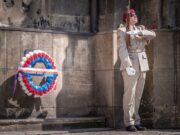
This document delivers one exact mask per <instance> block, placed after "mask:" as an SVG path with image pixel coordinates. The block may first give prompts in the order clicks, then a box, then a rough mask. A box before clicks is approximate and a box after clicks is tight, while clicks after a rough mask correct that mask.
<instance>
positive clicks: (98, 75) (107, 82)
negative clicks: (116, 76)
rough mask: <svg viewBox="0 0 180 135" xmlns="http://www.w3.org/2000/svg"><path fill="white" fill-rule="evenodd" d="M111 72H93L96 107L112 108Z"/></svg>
mask: <svg viewBox="0 0 180 135" xmlns="http://www.w3.org/2000/svg"><path fill="white" fill-rule="evenodd" d="M113 82H114V81H113V71H112V70H102V71H95V94H96V96H95V97H96V102H95V105H96V106H113V104H114V103H113V101H114V100H113V97H114V93H113V88H114V84H113Z"/></svg>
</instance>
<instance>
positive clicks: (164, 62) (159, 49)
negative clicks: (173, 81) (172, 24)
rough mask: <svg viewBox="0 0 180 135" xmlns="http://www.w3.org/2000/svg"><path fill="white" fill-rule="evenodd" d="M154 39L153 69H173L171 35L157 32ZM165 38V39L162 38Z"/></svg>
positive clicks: (170, 33) (166, 32)
mask: <svg viewBox="0 0 180 135" xmlns="http://www.w3.org/2000/svg"><path fill="white" fill-rule="evenodd" d="M156 34H157V37H156V38H155V39H154V42H153V43H154V50H153V51H154V65H153V66H154V67H153V68H154V69H157V68H158V69H159V68H171V69H173V68H174V52H173V33H172V32H170V31H165V32H161V31H157V32H156ZM164 37H166V38H164Z"/></svg>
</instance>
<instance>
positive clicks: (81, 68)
mask: <svg viewBox="0 0 180 135" xmlns="http://www.w3.org/2000/svg"><path fill="white" fill-rule="evenodd" d="M67 40H68V41H67V42H68V43H67V44H66V45H65V43H64V45H63V46H64V48H63V49H62V47H61V48H59V49H60V50H61V51H62V52H59V51H58V54H57V55H56V58H57V57H58V58H59V59H60V61H61V62H60V63H61V65H59V63H57V65H58V70H59V71H60V72H61V73H62V74H60V78H59V80H58V82H61V84H60V83H58V84H59V85H62V86H61V87H60V88H58V95H57V97H56V114H57V117H87V116H88V117H89V116H95V115H94V106H93V101H94V100H93V80H92V78H93V71H92V70H91V69H90V68H91V67H89V65H90V66H92V65H91V64H92V63H91V62H89V61H91V60H92V57H91V56H92V54H91V53H92V46H90V45H89V44H88V41H87V40H88V38H86V37H84V36H83V37H81V36H70V37H68V39H67ZM79 41H82V42H83V43H81V42H79ZM59 53H61V55H63V56H61V55H60V54H59ZM58 55H60V56H58ZM89 59H90V60H89ZM59 68H60V69H59Z"/></svg>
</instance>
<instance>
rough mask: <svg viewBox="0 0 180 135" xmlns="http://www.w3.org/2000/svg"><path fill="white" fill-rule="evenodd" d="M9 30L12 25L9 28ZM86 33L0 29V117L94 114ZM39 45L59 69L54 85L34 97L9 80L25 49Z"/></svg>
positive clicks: (90, 54) (90, 55)
mask: <svg viewBox="0 0 180 135" xmlns="http://www.w3.org/2000/svg"><path fill="white" fill-rule="evenodd" d="M11 30H12V29H11ZM89 41H90V40H89V36H88V35H87V36H84V35H83V36H82V35H78V34H77V35H73V34H66V33H64V34H63V33H59V34H58V33H57V34H55V33H48V32H46V31H41V32H40V31H34V32H30V31H27V30H23V31H18V30H12V31H10V30H6V29H4V30H0V42H1V43H0V51H1V54H0V55H1V56H0V75H1V78H0V108H1V109H0V110H1V111H0V118H1V119H6V118H29V117H37V115H39V113H41V112H44V111H47V112H48V114H47V117H54V118H55V117H65V116H91V115H93V114H94V100H93V99H94V91H93V90H94V89H93V88H94V73H93V65H94V64H93V63H94V52H93V45H92V44H90V42H89ZM32 49H35V50H36V49H40V50H44V51H46V52H47V53H48V54H49V55H50V56H52V57H53V59H54V61H55V63H56V65H57V68H58V72H59V76H58V86H57V89H56V90H52V91H51V92H50V93H49V94H47V95H45V96H43V97H41V98H34V97H33V96H27V95H26V94H25V93H24V92H23V91H22V88H21V86H20V85H19V82H18V85H17V88H16V93H15V95H14V97H13V96H12V90H13V81H14V76H15V74H16V72H17V69H18V67H19V65H20V61H21V58H22V57H23V56H24V52H25V51H26V50H32Z"/></svg>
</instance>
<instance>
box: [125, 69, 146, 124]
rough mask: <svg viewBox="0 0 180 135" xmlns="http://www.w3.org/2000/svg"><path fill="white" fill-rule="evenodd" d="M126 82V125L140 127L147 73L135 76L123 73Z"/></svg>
mask: <svg viewBox="0 0 180 135" xmlns="http://www.w3.org/2000/svg"><path fill="white" fill-rule="evenodd" d="M122 76H123V81H124V94H123V111H124V124H125V126H126V127H127V126H129V125H138V124H140V120H141V119H140V116H139V106H140V101H141V97H142V93H143V89H144V84H145V79H146V72H136V74H135V75H134V76H129V75H127V72H126V71H125V70H124V71H122Z"/></svg>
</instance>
